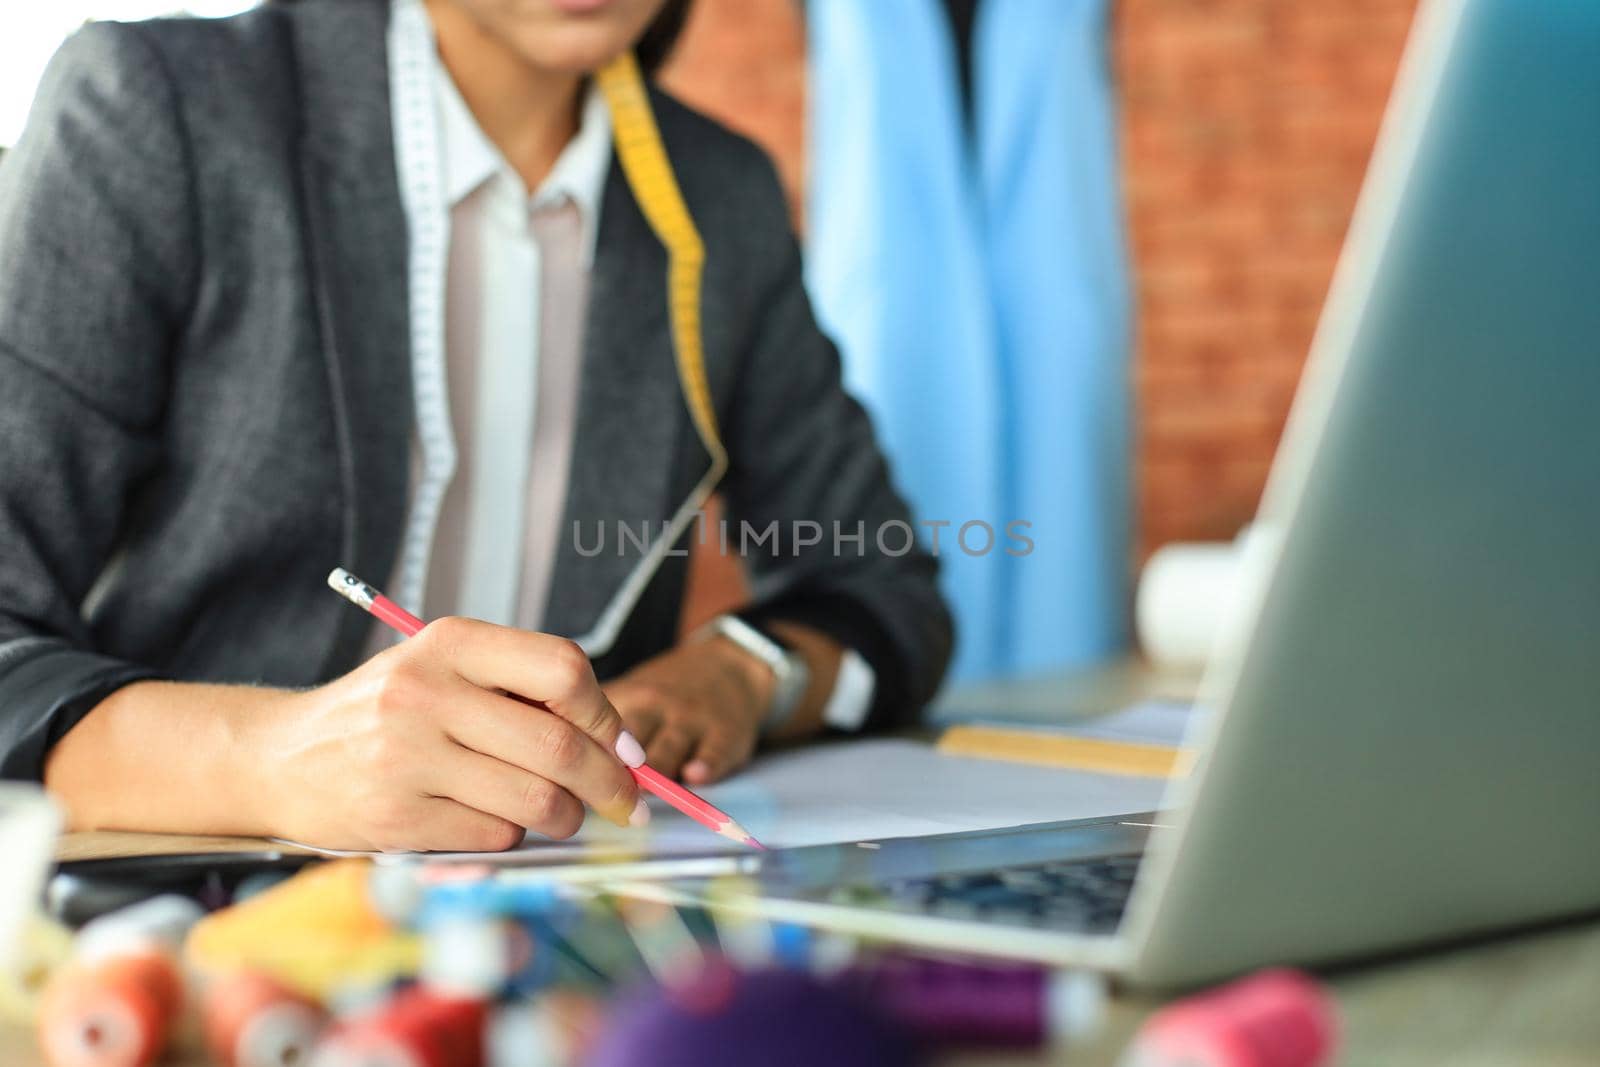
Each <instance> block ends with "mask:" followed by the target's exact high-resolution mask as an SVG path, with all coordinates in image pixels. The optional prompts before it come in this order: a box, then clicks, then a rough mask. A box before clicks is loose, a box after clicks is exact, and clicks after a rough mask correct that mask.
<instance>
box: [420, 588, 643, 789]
mask: <svg viewBox="0 0 1600 1067" xmlns="http://www.w3.org/2000/svg"><path fill="white" fill-rule="evenodd" d="M419 636H420V637H421V638H423V639H425V640H426V641H427V642H429V643H430V644H431V646H432V647H433V648H435V649H436V650H438V652H439V653H440V654H441V655H442V656H443V657H444V659H445V661H446V662H447V663H449V664H450V665H451V667H452V668H454V670H455V671H456V673H458V674H459V675H460V676H461V677H462V678H464V679H466V680H467V681H469V682H471V683H472V684H473V685H475V686H478V687H479V688H481V689H504V690H505V691H507V692H509V693H516V694H517V695H519V696H522V697H526V698H528V699H530V700H536V701H538V702H539V703H540V704H542V705H544V706H545V707H547V708H549V709H550V710H551V711H552V712H554V713H555V714H557V715H559V716H560V717H561V718H563V719H565V720H566V721H568V722H570V723H571V724H572V725H573V726H575V727H577V728H578V729H579V730H581V731H583V732H584V733H585V734H587V735H589V736H590V737H592V738H594V740H595V741H596V742H597V743H598V744H599V745H600V746H601V747H602V748H604V749H605V750H606V751H607V752H609V753H614V754H617V756H618V758H619V759H621V758H623V753H622V752H619V751H618V748H619V746H618V739H619V736H620V735H621V734H622V718H621V717H620V716H619V715H618V714H617V709H616V708H614V707H612V706H611V702H610V701H609V700H607V699H606V696H605V693H603V692H602V691H601V689H600V684H599V683H598V682H597V681H596V680H595V676H594V668H593V666H592V665H591V664H590V663H589V657H588V656H587V655H585V653H584V651H583V649H582V648H580V647H579V646H578V645H577V644H576V643H575V642H573V641H569V640H567V639H566V638H564V637H554V636H552V635H550V634H540V633H532V632H530V631H527V630H516V629H513V628H511V627H509V626H495V625H494V624H492V623H487V622H479V621H477V620H476V619H461V618H444V619H437V620H435V621H433V622H431V623H429V624H428V626H427V628H426V629H424V630H423V631H422V633H421V635H419ZM621 748H622V749H623V750H624V752H627V751H631V749H632V748H633V746H631V745H630V744H629V743H628V742H626V741H624V742H623V743H622V745H621Z"/></svg>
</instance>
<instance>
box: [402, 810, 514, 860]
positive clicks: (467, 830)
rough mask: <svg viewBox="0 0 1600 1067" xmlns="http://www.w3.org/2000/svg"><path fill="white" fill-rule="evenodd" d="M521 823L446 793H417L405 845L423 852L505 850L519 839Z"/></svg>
mask: <svg viewBox="0 0 1600 1067" xmlns="http://www.w3.org/2000/svg"><path fill="white" fill-rule="evenodd" d="M525 833H526V831H524V830H523V828H522V826H521V824H520V823H517V822H516V821H514V820H512V819H506V818H501V817H500V816H498V815H493V814H490V813H488V812H485V811H482V810H480V809H477V808H475V807H472V806H471V805H468V804H463V803H460V802H458V801H456V800H453V799H450V798H448V797H419V798H418V799H417V801H416V805H415V815H414V820H413V821H412V823H411V825H409V826H408V827H406V830H405V838H404V842H405V843H404V846H403V847H404V848H406V849H410V850H414V851H422V852H504V851H505V850H506V849H509V848H515V847H516V846H517V845H519V844H521V843H522V838H523V836H524V835H525Z"/></svg>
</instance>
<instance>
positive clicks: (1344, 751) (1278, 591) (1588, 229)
mask: <svg viewBox="0 0 1600 1067" xmlns="http://www.w3.org/2000/svg"><path fill="white" fill-rule="evenodd" d="M1597 57H1600V3H1595V2H1594V0H1540V2H1539V3H1532V4H1530V3H1528V2H1527V0H1432V2H1428V3H1425V4H1424V5H1423V6H1422V8H1421V10H1420V12H1419V14H1418V16H1417V21H1416V25H1415V26H1414V28H1413V31H1412V37H1411V42H1410V45H1409V47H1408V48H1407V51H1406V56H1405V59H1404V62H1403V64H1402V67H1401V72H1400V77H1399V79H1398V81H1397V84H1396V88H1395V91H1394V94H1393V98H1392V100H1391V102H1390V105H1389V109H1388V114H1387V116H1386V118H1385V121H1384V126H1383V130H1382V133H1381V135H1380V138H1379V143H1378V148H1377V151H1376V153H1375V156H1374V158H1373V162H1372V165H1371V168H1370V171H1369V173H1368V176H1367V180H1366V183H1365V187H1364V188H1363V191H1362V194H1361V199H1360V203H1359V205H1358V208H1357V212H1356V216H1355V221H1354V223H1353V225H1352V228H1351V233H1350V237H1349V239H1348V241H1347V243H1346V247H1345V250H1344V253H1343V256H1342V258H1341V261H1340V264H1339V268H1338V271H1337V273H1336V276H1335V279H1334V284H1333V287H1332V290H1331V292H1330V295H1329V298H1328V302H1327V305H1326V308H1325V309H1324V312H1323V316H1322V321H1321V325H1320V327H1319V330H1318V333H1317V337H1316V341H1315V344H1314V346H1313V351H1312V356H1311V360H1310V363H1309V364H1308V367H1307V370H1306V373H1305V377H1304V380H1303V381H1302V383H1301V388H1300V393H1299V396H1298V398H1297V400H1296V403H1295V408H1294V412H1293V415H1292V417H1291V420H1290V425H1289V429H1288V432H1287V433H1286V436H1285V440H1284V444H1283V446H1282V448H1281V450H1280V452H1279V455H1278V457H1277V461H1276V464H1275V466H1274V469H1273V473H1272V478H1271V482H1270V485H1269V487H1268V490H1267V495H1266V497H1265V499H1264V502H1263V505H1262V514H1261V516H1260V519H1259V525H1260V528H1261V529H1262V530H1264V531H1265V532H1266V534H1265V536H1264V537H1262V538H1260V539H1259V542H1258V546H1257V547H1258V550H1259V553H1260V556H1259V558H1258V559H1256V560H1254V561H1253V564H1254V565H1253V566H1252V567H1250V568H1247V569H1248V570H1252V571H1253V573H1255V574H1256V575H1257V576H1258V580H1257V581H1256V582H1254V583H1253V588H1252V589H1251V590H1250V591H1249V593H1248V595H1247V596H1246V597H1244V600H1245V605H1246V606H1245V607H1244V608H1243V609H1242V610H1241V611H1240V612H1239V614H1238V617H1237V618H1236V619H1235V620H1234V621H1233V625H1231V626H1230V627H1229V632H1228V634H1227V635H1226V638H1225V640H1224V642H1223V647H1221V648H1219V650H1218V653H1217V655H1216V656H1215V657H1214V659H1213V662H1212V663H1211V664H1210V666H1209V669H1208V672H1207V679H1206V683H1205V685H1204V689H1203V693H1204V695H1203V697H1202V700H1201V709H1202V716H1203V726H1202V727H1201V729H1200V730H1199V731H1198V732H1199V733H1200V734H1202V735H1203V736H1198V737H1193V738H1191V742H1192V743H1193V744H1194V745H1195V746H1196V752H1197V756H1196V761H1195V765H1194V767H1193V769H1192V771H1191V773H1189V774H1188V775H1187V776H1186V777H1185V778H1184V779H1183V780H1182V781H1181V782H1179V783H1177V784H1176V785H1174V787H1173V788H1172V791H1171V795H1170V796H1169V798H1168V800H1169V803H1168V805H1167V808H1168V810H1169V811H1170V813H1171V814H1170V815H1166V816H1159V817H1158V816H1148V817H1130V818H1123V819H1112V820H1105V821H1101V822H1090V823H1082V822H1080V823H1058V824H1050V825H1043V826H1027V827H1019V828H1017V829H1014V830H1009V831H1003V832H985V833H975V834H961V835H952V836H947V837H937V838H918V839H901V840H895V841H882V842H868V843H864V844H861V845H847V846H829V847H825V848H814V849H793V850H787V851H785V852H782V853H779V854H775V855H774V856H773V857H771V858H770V859H767V860H764V861H763V864H762V871H761V873H760V875H759V878H760V880H761V887H762V901H761V904H760V907H761V910H763V911H764V912H766V913H768V914H770V915H774V916H780V917H788V918H791V919H796V920H800V921H804V922H808V923H813V924H818V925H822V926H827V927H833V928H838V929H844V930H853V931H856V932H859V933H862V934H866V935H878V936H893V937H895V938H901V939H906V940H910V941H915V942H924V943H927V944H930V945H937V946H943V947H951V948H968V949H975V950H980V951H987V952H998V953H1005V954H1007V955H1013V956H1020V957H1028V958H1033V959H1038V960H1044V961H1050V962H1057V963H1063V964H1083V965H1088V966H1094V967H1101V968H1105V969H1107V970H1111V971H1115V972H1118V973H1120V974H1122V975H1124V976H1126V977H1127V978H1128V979H1130V980H1132V981H1133V982H1135V983H1141V984H1156V985H1176V984H1184V983H1191V982H1198V981H1202V980H1208V979H1213V978H1217V977H1220V976H1223V975H1227V974H1230V973H1235V972H1238V971H1241V970H1244V969H1247V968H1252V967H1256V966H1258V965H1263V964H1269V963H1276V962H1293V963H1303V964H1314V963H1319V962H1327V961H1333V960H1344V959H1350V958H1357V957H1364V956H1372V955H1377V954H1381V953H1387V952H1392V951H1396V950H1400V949H1403V948H1410V947H1413V946H1418V945H1423V944H1427V943H1430V942H1438V941H1441V940H1446V939H1455V938H1461V937H1467V936H1474V935H1480V934H1484V933H1489V932H1493V931H1499V930H1508V929H1512V928H1516V927H1521V926H1526V925H1529V924H1534V923H1542V922H1546V921H1550V920H1557V919H1560V918H1563V917H1569V916H1576V915H1580V914H1583V913H1590V912H1596V911H1600V847H1596V840H1597V836H1596V835H1597V834H1600V58H1597Z"/></svg>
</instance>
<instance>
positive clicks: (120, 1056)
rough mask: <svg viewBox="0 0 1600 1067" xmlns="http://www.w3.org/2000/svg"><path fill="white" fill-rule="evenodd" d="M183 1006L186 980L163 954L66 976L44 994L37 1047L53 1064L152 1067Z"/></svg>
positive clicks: (120, 959) (121, 959) (119, 959)
mask: <svg viewBox="0 0 1600 1067" xmlns="http://www.w3.org/2000/svg"><path fill="white" fill-rule="evenodd" d="M182 1005H183V978H182V976H181V975H179V973H178V968H177V965H176V964H175V963H173V961H172V959H171V958H170V957H168V956H167V955H165V954H163V953H160V952H154V951H151V952H138V953H130V954H128V955H121V956H114V957H112V958H110V959H107V960H104V961H102V962H100V963H97V964H95V965H93V966H90V967H85V968H82V969H74V970H69V971H67V972H65V973H63V974H62V975H61V976H60V977H59V978H58V979H57V980H56V981H55V982H53V983H52V984H51V986H50V988H49V989H48V990H47V991H46V993H45V998H44V1003H43V1006H42V1008H41V1010H40V1013H39V1045H40V1047H41V1048H42V1049H43V1051H44V1056H45V1059H46V1061H47V1062H49V1064H50V1065H51V1067H148V1065H149V1064H151V1063H154V1062H155V1060H156V1059H157V1057H159V1056H160V1055H161V1053H162V1051H163V1050H164V1049H165V1048H166V1045H167V1038H168V1036H169V1035H170V1034H171V1032H172V1024H173V1022H174V1020H176V1019H177V1017H178V1011H179V1009H180V1008H181V1007H182Z"/></svg>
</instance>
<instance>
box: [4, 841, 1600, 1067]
mask: <svg viewBox="0 0 1600 1067" xmlns="http://www.w3.org/2000/svg"><path fill="white" fill-rule="evenodd" d="M264 847H269V846H268V845H267V843H266V842H263V841H260V840H253V839H246V838H195V837H176V836H171V835H161V834H103V833H93V834H68V835H67V836H66V837H64V838H63V839H62V842H61V845H60V848H59V849H58V850H57V851H58V856H59V857H60V858H62V859H85V858H92V857H100V856H110V855H129V854H154V853H160V852H174V851H182V852H193V851H204V850H216V849H229V850H254V849H260V848H264ZM271 847H277V846H271ZM1331 984H1332V986H1333V988H1334V990H1335V992H1336V993H1337V995H1338V998H1339V1005H1340V1009H1341V1011H1342V1014H1343V1017H1344V1022H1345V1038H1346V1040H1345V1052H1344V1055H1343V1056H1342V1057H1341V1058H1340V1060H1339V1062H1340V1063H1344V1064H1350V1065H1354V1067H1413V1065H1415V1067H1424V1065H1426V1067H1436V1065H1439V1064H1449V1065H1450V1067H1593V1065H1594V1064H1595V1063H1597V1062H1600V1010H1597V1009H1600V922H1592V923H1588V924H1584V925H1577V926H1570V927H1564V928H1560V929H1555V930H1546V931H1542V932H1538V933H1534V934H1530V935H1527V936H1523V937H1520V938H1514V939H1504V940H1498V941H1493V942H1485V943H1481V944H1476V945H1472V946H1467V947H1463V948H1455V949H1451V950H1449V951H1447V952H1442V953H1435V954H1430V955H1425V956H1417V957H1414V958H1410V959H1405V960H1402V961H1399V962H1393V963H1388V964H1383V965H1374V966H1368V967H1364V968H1361V969H1358V970H1352V971H1347V972H1344V973H1341V974H1339V975H1337V976H1335V977H1334V978H1333V979H1332V981H1331ZM1158 1004H1159V1001H1156V1000H1153V999H1150V998H1146V997H1143V996H1136V995H1119V996H1117V997H1116V998H1114V1000H1113V1002H1112V1008H1111V1015H1110V1019H1109V1022H1108V1025H1107V1027H1106V1031H1105V1033H1104V1034H1103V1035H1102V1036H1101V1038H1100V1039H1099V1040H1098V1041H1096V1042H1095V1043H1094V1044H1093V1045H1091V1046H1089V1047H1086V1048H1083V1049H1080V1050H1075V1051H1073V1052H1072V1053H1070V1054H1059V1055H1057V1056H1054V1057H1045V1056H1021V1055H1016V1056H981V1055H963V1056H958V1057H952V1058H950V1059H949V1060H948V1061H947V1062H948V1063H950V1064H952V1065H955V1067H1021V1065H1025V1064H1042V1063H1062V1064H1069V1065H1072V1067H1100V1065H1106V1067H1109V1065H1111V1064H1114V1063H1115V1062H1116V1058H1117V1053H1118V1051H1119V1050H1120V1049H1121V1048H1122V1047H1123V1046H1124V1045H1125V1044H1126V1043H1127V1040H1128V1038H1129V1036H1130V1035H1131V1034H1132V1033H1133V1032H1134V1031H1135V1030H1136V1029H1137V1028H1138V1026H1139V1023H1140V1021H1142V1020H1143V1019H1144V1017H1145V1016H1146V1015H1147V1014H1149V1012H1150V1011H1151V1010H1152V1009H1153V1008H1154V1007H1156V1006H1158ZM165 1062H166V1063H167V1064H168V1065H169V1067H203V1065H204V1064H205V1060H204V1059H203V1058H202V1057H200V1056H198V1055H192V1054H191V1055H180V1056H177V1057H174V1058H171V1059H169V1060H168V1061H165ZM0 1067H44V1064H43V1061H42V1060H41V1059H40V1058H39V1055H38V1053H37V1051H36V1050H35V1048H34V1045H33V1040H32V1037H31V1035H30V1034H28V1033H27V1032H26V1031H23V1030H18V1029H17V1028H15V1027H10V1028H6V1027H3V1026H0Z"/></svg>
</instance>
